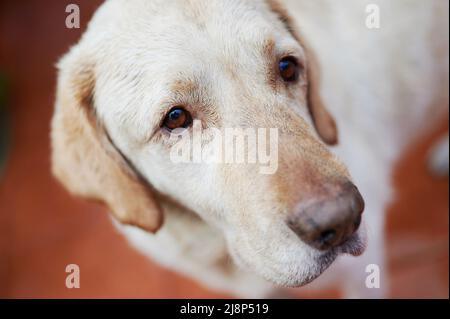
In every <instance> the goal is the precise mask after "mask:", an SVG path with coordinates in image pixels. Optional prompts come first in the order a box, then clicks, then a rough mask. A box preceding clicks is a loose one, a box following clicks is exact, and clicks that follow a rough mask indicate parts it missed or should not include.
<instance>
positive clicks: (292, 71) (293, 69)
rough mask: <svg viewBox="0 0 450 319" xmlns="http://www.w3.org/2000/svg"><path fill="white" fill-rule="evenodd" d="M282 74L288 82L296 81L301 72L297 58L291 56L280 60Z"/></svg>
mask: <svg viewBox="0 0 450 319" xmlns="http://www.w3.org/2000/svg"><path fill="white" fill-rule="evenodd" d="M278 67H279V70H280V75H281V77H282V78H283V80H284V81H286V82H295V81H297V80H298V77H299V74H300V66H299V64H298V61H297V59H296V58H294V57H292V56H289V57H286V58H283V59H281V60H280V62H279V64H278Z"/></svg>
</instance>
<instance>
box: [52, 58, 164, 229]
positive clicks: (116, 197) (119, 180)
mask: <svg viewBox="0 0 450 319" xmlns="http://www.w3.org/2000/svg"><path fill="white" fill-rule="evenodd" d="M59 69H60V71H59V78H58V85H57V97H56V107H55V113H54V115H53V119H52V127H51V142H52V172H53V174H54V176H55V177H56V178H57V179H58V180H59V181H60V182H61V183H62V184H63V185H64V186H65V187H66V188H67V189H68V190H69V191H70V192H71V193H73V194H75V195H78V196H81V197H84V198H89V199H94V200H99V201H101V202H103V203H104V204H106V205H107V206H108V207H109V209H110V210H111V211H112V213H113V215H114V216H115V217H116V218H117V219H118V220H119V221H120V222H122V223H124V224H129V225H134V226H138V227H141V228H143V229H145V230H147V231H150V232H156V231H157V230H158V229H159V228H160V226H161V224H162V212H161V208H160V207H159V205H158V204H157V202H156V201H155V198H154V195H153V194H152V191H151V189H150V186H149V185H147V184H146V183H145V182H144V181H143V180H142V179H141V178H140V177H139V176H138V175H137V174H136V173H135V172H134V170H133V169H132V168H131V166H130V165H129V163H127V161H126V160H125V158H124V157H123V156H122V155H121V154H120V152H119V151H118V150H117V149H116V148H115V146H114V145H113V144H112V142H111V140H110V139H109V137H108V134H107V132H106V130H105V129H104V127H103V126H102V125H101V124H100V122H99V120H98V119H97V117H96V115H95V109H94V102H95V101H94V91H95V64H94V63H92V62H90V61H89V59H88V58H86V57H80V56H79V54H78V51H77V52H74V51H72V52H71V53H69V54H68V55H67V56H66V57H65V58H64V59H63V60H62V61H61V63H60V64H59Z"/></svg>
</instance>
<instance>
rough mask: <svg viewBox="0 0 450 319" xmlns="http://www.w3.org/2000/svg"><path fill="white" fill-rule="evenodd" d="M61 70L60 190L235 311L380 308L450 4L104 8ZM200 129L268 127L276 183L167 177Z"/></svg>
mask: <svg viewBox="0 0 450 319" xmlns="http://www.w3.org/2000/svg"><path fill="white" fill-rule="evenodd" d="M371 3H372V4H375V5H376V7H375V9H378V10H379V18H380V19H379V21H378V22H379V25H378V26H376V27H374V28H372V27H371V26H370V25H369V24H368V22H367V19H369V18H370V17H369V16H368V15H369V14H370V12H368V11H367V8H368V7H367V5H368V4H371ZM375 14H376V12H375ZM58 67H59V77H58V86H57V98H56V107H55V112H54V117H53V120H52V131H51V140H52V167H53V173H54V175H55V176H56V177H57V178H58V179H59V180H60V181H61V183H62V184H63V185H64V186H65V187H66V188H67V189H68V190H69V191H70V192H71V193H73V194H75V195H78V196H81V197H84V198H88V199H94V200H99V201H101V202H103V203H105V204H106V205H107V206H108V207H109V210H110V211H111V213H112V216H113V217H114V218H113V221H114V223H115V225H116V226H117V228H118V229H119V230H120V231H121V232H123V234H124V235H125V236H126V237H127V238H128V240H129V241H130V243H131V244H132V245H133V246H134V247H135V248H136V249H138V250H139V251H140V252H142V253H143V254H145V255H147V256H149V257H150V258H152V260H155V261H157V262H159V263H160V264H162V265H164V266H166V267H169V268H171V269H175V270H176V271H179V272H181V273H183V274H185V275H187V276H190V277H192V278H195V279H197V280H198V281H199V282H201V283H203V284H204V285H206V286H207V287H210V288H212V289H217V290H220V291H226V292H231V293H233V294H235V295H238V296H243V297H265V296H268V295H270V294H272V293H273V292H274V289H277V287H299V286H304V285H306V284H308V283H310V282H312V281H314V282H315V284H312V286H313V287H314V286H316V287H319V288H320V287H322V284H342V286H341V287H342V288H343V291H344V292H345V293H346V296H347V297H382V296H385V293H386V291H388V281H387V278H386V276H387V275H386V272H387V271H386V268H385V261H384V255H383V253H384V250H383V249H384V248H383V247H384V242H383V224H384V210H385V208H386V205H387V204H388V203H389V200H390V199H391V196H392V191H391V187H390V175H391V171H392V167H393V164H394V163H395V160H396V159H397V158H398V156H399V154H400V153H401V151H402V150H403V149H404V147H406V146H407V145H408V141H409V140H411V139H412V138H413V137H414V136H417V135H418V134H419V133H421V132H423V131H425V130H426V129H427V128H428V127H430V126H431V125H432V124H433V123H435V121H436V120H437V119H438V118H439V117H440V116H442V115H443V114H445V111H446V109H447V107H448V90H447V88H448V72H447V70H448V2H447V1H441V0H434V1H421V0H411V1H406V0H397V1H388V0H373V1H361V0H346V1H331V0H314V1H313V0H296V1H294V0H292V1H286V3H283V4H282V3H281V2H279V1H277V0H169V1H167V0H164V1H162V0H108V1H106V2H105V3H104V4H103V5H102V6H101V7H100V8H99V9H98V11H97V12H96V14H95V16H94V18H93V19H92V21H91V22H90V24H89V27H88V30H87V31H86V33H85V34H84V35H83V37H82V39H81V40H80V42H79V43H78V44H77V45H75V46H74V47H73V48H72V49H71V50H70V52H69V53H67V54H66V55H65V56H64V57H63V58H62V59H61V61H60V62H59V65H58ZM195 121H198V122H200V124H199V125H200V128H201V129H206V128H217V129H224V128H240V129H246V128H276V129H277V134H278V135H277V136H278V139H277V145H276V146H277V150H278V153H277V154H278V158H277V166H276V171H274V172H273V173H272V174H262V173H261V172H260V170H259V169H258V165H256V164H255V163H250V162H249V163H244V164H242V163H230V162H224V163H212V164H211V163H203V162H202V163H198V162H195V163H194V162H183V163H174V161H173V160H172V159H171V150H172V149H173V148H174V147H175V145H177V144H178V143H184V142H186V140H187V139H188V138H189V136H191V134H192V133H193V131H194V126H195V125H194V122H195ZM180 130H181V131H182V132H184V133H186V134H184V135H183V134H182V135H177V136H178V138H177V139H172V138H171V137H172V135H173V132H174V131H180ZM211 143H212V139H209V140H208V139H206V140H204V141H202V142H201V143H200V148H208V147H209V146H210V144H211ZM249 151H250V147H248V148H246V149H245V150H244V153H246V154H247V153H248V152H249ZM363 198H364V199H363ZM363 211H364V213H363ZM367 238H368V240H367ZM367 243H368V245H367ZM366 246H367V249H366ZM365 250H366V251H365ZM364 251H365V253H364ZM355 256H359V257H357V258H355ZM337 259H338V260H337ZM336 260H337V261H336ZM335 261H336V262H335ZM332 264H333V266H331V265H332ZM330 266H331V267H330ZM368 266H373V267H376V268H377V269H379V276H380V278H378V279H379V281H380V282H379V284H375V285H374V286H370V285H367V282H366V279H367V278H366V277H367V275H368V274H367V273H366V270H367V269H368ZM327 268H332V269H330V270H328V271H327V272H325V273H324V274H323V275H322V276H320V275H321V274H322V273H323V272H324V271H325V270H326V269H327ZM369 269H372V268H370V267H369ZM374 269H375V268H374ZM124 271H127V270H124ZM129 271H131V270H129ZM319 276H320V278H318V277H319ZM316 278H318V279H317V280H315V279H316ZM308 286H310V285H308Z"/></svg>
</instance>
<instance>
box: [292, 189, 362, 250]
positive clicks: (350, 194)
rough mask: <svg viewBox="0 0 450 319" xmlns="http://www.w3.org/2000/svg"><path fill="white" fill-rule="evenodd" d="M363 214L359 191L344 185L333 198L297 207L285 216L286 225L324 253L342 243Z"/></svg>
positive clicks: (349, 235) (356, 225) (355, 228)
mask: <svg viewBox="0 0 450 319" xmlns="http://www.w3.org/2000/svg"><path fill="white" fill-rule="evenodd" d="M330 197H331V198H330ZM363 211H364V200H363V198H362V196H361V194H360V192H359V191H358V189H357V188H356V186H355V185H353V184H352V183H350V182H348V183H345V184H344V185H343V186H342V187H340V191H338V192H337V195H334V196H328V198H327V199H325V200H319V201H315V202H313V203H311V204H308V205H306V206H302V205H300V206H299V208H298V209H296V210H295V211H294V213H293V214H292V215H291V216H289V218H288V220H287V224H288V226H289V227H290V228H291V229H292V230H293V231H294V232H295V233H296V234H297V235H298V236H299V237H300V238H301V239H302V240H303V241H304V242H305V243H307V244H308V245H310V246H312V247H314V248H316V249H319V250H328V249H330V248H332V247H336V246H339V245H341V244H343V243H344V242H346V241H347V240H348V239H349V238H350V237H351V236H352V235H353V234H354V233H355V231H356V230H357V229H358V227H359V225H360V224H361V215H362V213H363Z"/></svg>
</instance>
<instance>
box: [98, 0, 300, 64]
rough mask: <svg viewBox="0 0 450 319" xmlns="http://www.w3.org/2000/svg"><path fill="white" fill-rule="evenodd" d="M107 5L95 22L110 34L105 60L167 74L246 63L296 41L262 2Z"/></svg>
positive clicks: (119, 0)
mask: <svg viewBox="0 0 450 319" xmlns="http://www.w3.org/2000/svg"><path fill="white" fill-rule="evenodd" d="M103 9H104V10H102V12H101V13H99V17H98V18H97V19H96V20H99V21H96V22H97V23H95V24H96V25H97V27H98V28H104V33H105V34H107V35H105V38H106V40H105V41H104V42H105V43H102V44H101V45H102V46H104V45H106V46H109V47H110V49H107V50H105V51H108V56H107V57H105V58H108V57H110V59H111V60H113V61H116V62H117V61H122V62H123V64H126V63H128V64H133V65H139V64H141V66H142V67H145V68H149V67H155V68H165V70H164V71H165V72H170V69H176V66H174V65H175V64H180V65H185V67H186V68H189V67H192V68H196V67H198V65H197V64H214V65H218V66H219V65H221V64H226V65H230V64H233V63H235V64H240V66H244V65H243V64H245V62H251V61H252V60H257V59H259V60H260V59H261V58H264V57H263V55H269V54H274V55H275V54H276V53H277V51H281V50H285V49H286V48H289V47H295V46H296V45H297V43H296V42H295V40H294V39H293V38H292V37H290V34H289V32H288V31H287V30H286V28H285V27H284V26H283V24H282V22H281V21H280V20H279V19H278V18H277V15H276V14H275V13H273V12H272V11H271V10H270V9H269V6H268V5H267V4H266V2H265V1H262V0H259V1H258V0H247V1H242V0H240V1H236V0H169V1H158V0H153V1H143V0H134V1H124V0H111V2H110V3H106V4H105V8H103ZM100 20H103V21H102V22H100ZM105 20H108V21H105ZM93 24H94V23H93ZM92 29H94V27H93V28H92ZM97 33H98V34H102V33H101V32H98V31H97ZM149 60H151V61H157V63H148V62H149ZM186 62H187V65H186Z"/></svg>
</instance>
